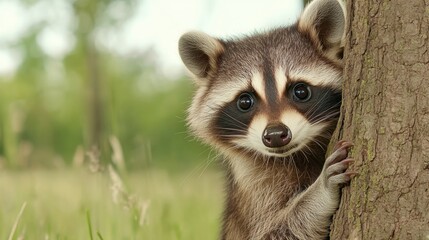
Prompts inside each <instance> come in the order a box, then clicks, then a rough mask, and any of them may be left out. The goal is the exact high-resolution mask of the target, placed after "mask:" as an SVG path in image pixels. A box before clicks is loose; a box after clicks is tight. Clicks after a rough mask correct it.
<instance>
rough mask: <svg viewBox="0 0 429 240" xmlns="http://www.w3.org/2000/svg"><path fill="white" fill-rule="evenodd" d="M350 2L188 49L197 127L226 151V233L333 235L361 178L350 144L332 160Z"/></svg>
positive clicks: (317, 2)
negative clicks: (348, 193) (345, 197)
mask: <svg viewBox="0 0 429 240" xmlns="http://www.w3.org/2000/svg"><path fill="white" fill-rule="evenodd" d="M345 18H346V13H345V10H344V6H343V4H342V3H341V2H340V1H337V0H314V1H313V2H311V3H310V4H309V5H307V6H306V7H305V9H304V11H303V13H302V14H301V16H300V17H299V19H298V21H297V22H296V23H295V24H293V25H291V26H288V27H281V28H276V29H273V30H270V31H267V32H263V33H257V34H254V35H251V36H246V37H243V38H239V39H232V40H222V39H218V38H214V37H211V36H209V35H207V34H205V33H202V32H189V33H186V34H184V35H183V36H182V37H181V38H180V40H179V53H180V56H181V58H182V61H183V63H184V65H185V66H186V67H187V68H188V70H189V71H190V72H191V73H192V75H193V76H194V78H195V83H196V85H197V91H196V93H195V95H194V97H193V101H192V104H191V106H190V108H189V110H188V119H187V120H188V123H189V127H190V129H191V130H192V131H193V133H194V134H195V135H196V136H197V137H198V138H199V139H201V140H202V141H204V142H205V143H207V144H209V145H211V146H213V147H215V148H217V149H218V150H219V151H220V152H221V153H222V154H223V156H224V157H225V161H224V163H225V166H226V172H227V197H226V203H225V204H226V206H225V210H224V217H223V226H222V232H221V239H324V238H326V237H327V236H328V234H329V226H330V222H331V218H332V215H333V214H334V212H335V211H336V209H337V208H338V205H339V200H340V189H341V186H342V185H343V184H346V183H348V182H349V181H350V180H351V178H352V177H353V176H354V175H355V173H354V172H350V171H347V169H348V167H349V165H350V164H351V163H352V162H353V159H351V158H348V157H347V155H348V152H349V149H350V148H351V146H352V143H351V142H348V141H340V142H338V143H337V144H336V146H334V148H333V151H332V154H330V155H329V156H328V157H327V158H325V155H326V152H327V146H328V144H329V141H330V138H331V136H332V133H333V131H334V129H335V127H336V124H337V121H338V117H339V112H340V105H341V98H342V96H341V85H342V78H343V74H342V72H343V42H344V36H345Z"/></svg>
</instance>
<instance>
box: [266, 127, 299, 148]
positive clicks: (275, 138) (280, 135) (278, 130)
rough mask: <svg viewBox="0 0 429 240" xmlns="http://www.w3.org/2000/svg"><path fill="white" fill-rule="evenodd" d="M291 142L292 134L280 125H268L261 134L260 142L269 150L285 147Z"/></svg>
mask: <svg viewBox="0 0 429 240" xmlns="http://www.w3.org/2000/svg"><path fill="white" fill-rule="evenodd" d="M291 140H292V132H291V131H290V129H289V128H288V127H286V126H285V125H284V124H282V123H276V124H270V125H268V126H267V127H266V128H265V130H264V132H263V133H262V142H263V143H264V145H265V146H267V147H269V148H278V147H283V146H286V145H287V144H288V143H289V142H290V141H291Z"/></svg>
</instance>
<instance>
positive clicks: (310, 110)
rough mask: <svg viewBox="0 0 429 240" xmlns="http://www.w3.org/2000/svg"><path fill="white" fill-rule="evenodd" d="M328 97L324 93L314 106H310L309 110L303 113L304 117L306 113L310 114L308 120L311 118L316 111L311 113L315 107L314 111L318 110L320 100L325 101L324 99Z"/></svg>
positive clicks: (326, 93)
mask: <svg viewBox="0 0 429 240" xmlns="http://www.w3.org/2000/svg"><path fill="white" fill-rule="evenodd" d="M327 95H328V92H325V94H324V95H323V96H322V97H320V98H319V100H318V101H317V102H316V103H315V104H313V105H312V106H311V108H310V109H308V110H307V111H306V112H305V113H304V115H306V116H307V114H308V113H310V115H308V118H309V119H310V118H311V115H312V114H313V113H315V112H316V111H313V109H314V108H315V107H317V108H316V110H317V109H318V108H320V103H321V102H322V100H323V99H325V97H326V96H327Z"/></svg>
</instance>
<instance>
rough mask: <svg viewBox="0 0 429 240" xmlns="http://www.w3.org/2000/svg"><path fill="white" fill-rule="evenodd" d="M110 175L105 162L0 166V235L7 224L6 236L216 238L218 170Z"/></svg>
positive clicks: (219, 189) (219, 202) (219, 193)
mask: <svg viewBox="0 0 429 240" xmlns="http://www.w3.org/2000/svg"><path fill="white" fill-rule="evenodd" d="M117 176H118V175H116V174H115V173H114V172H110V174H109V171H108V170H107V169H106V170H104V171H102V172H98V173H91V172H89V170H86V169H64V170H31V171H29V170H26V171H6V170H3V171H0V206H1V207H0V239H9V237H10V235H11V232H13V235H14V236H13V239H73V240H75V239H105V240H107V239H114V240H119V239H124V240H125V239H127V240H128V239H154V240H156V239H162V240H164V239H168V240H170V239H186V240H191V239H205V240H206V239H207V240H210V239H217V235H218V231H219V223H220V221H219V219H220V216H221V209H222V206H221V205H222V198H223V195H222V184H223V180H222V175H221V174H220V173H217V172H214V171H213V170H209V171H205V172H204V173H201V172H191V173H186V174H168V173H166V172H165V171H155V170H151V171H142V172H133V173H128V174H122V175H121V180H119V179H118V178H117ZM24 203H26V206H25V209H24V211H23V213H22V215H21V216H19V211H20V209H21V208H22V206H23V204H24ZM17 219H18V220H17ZM15 222H17V228H16V230H15V231H13V229H14V227H13V226H14V224H15ZM90 228H91V230H89V229H90ZM90 232H92V236H91V234H90Z"/></svg>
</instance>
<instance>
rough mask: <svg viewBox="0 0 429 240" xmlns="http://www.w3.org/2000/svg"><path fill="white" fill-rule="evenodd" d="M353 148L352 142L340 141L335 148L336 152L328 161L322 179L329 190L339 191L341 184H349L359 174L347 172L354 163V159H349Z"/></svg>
mask: <svg viewBox="0 0 429 240" xmlns="http://www.w3.org/2000/svg"><path fill="white" fill-rule="evenodd" d="M352 146H353V144H352V143H351V142H348V141H339V142H338V143H337V144H336V145H335V147H334V152H333V153H332V154H331V155H330V156H329V157H328V158H327V159H326V162H325V166H324V168H323V171H322V175H323V176H322V177H323V182H324V183H325V186H326V187H327V188H328V189H330V190H332V191H335V190H338V189H339V186H340V184H344V183H347V182H349V181H350V180H351V178H353V177H354V176H355V175H356V174H357V173H356V172H346V170H347V169H348V167H349V166H350V165H351V164H352V163H353V162H354V159H352V158H347V155H348V152H349V150H350V147H352Z"/></svg>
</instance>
